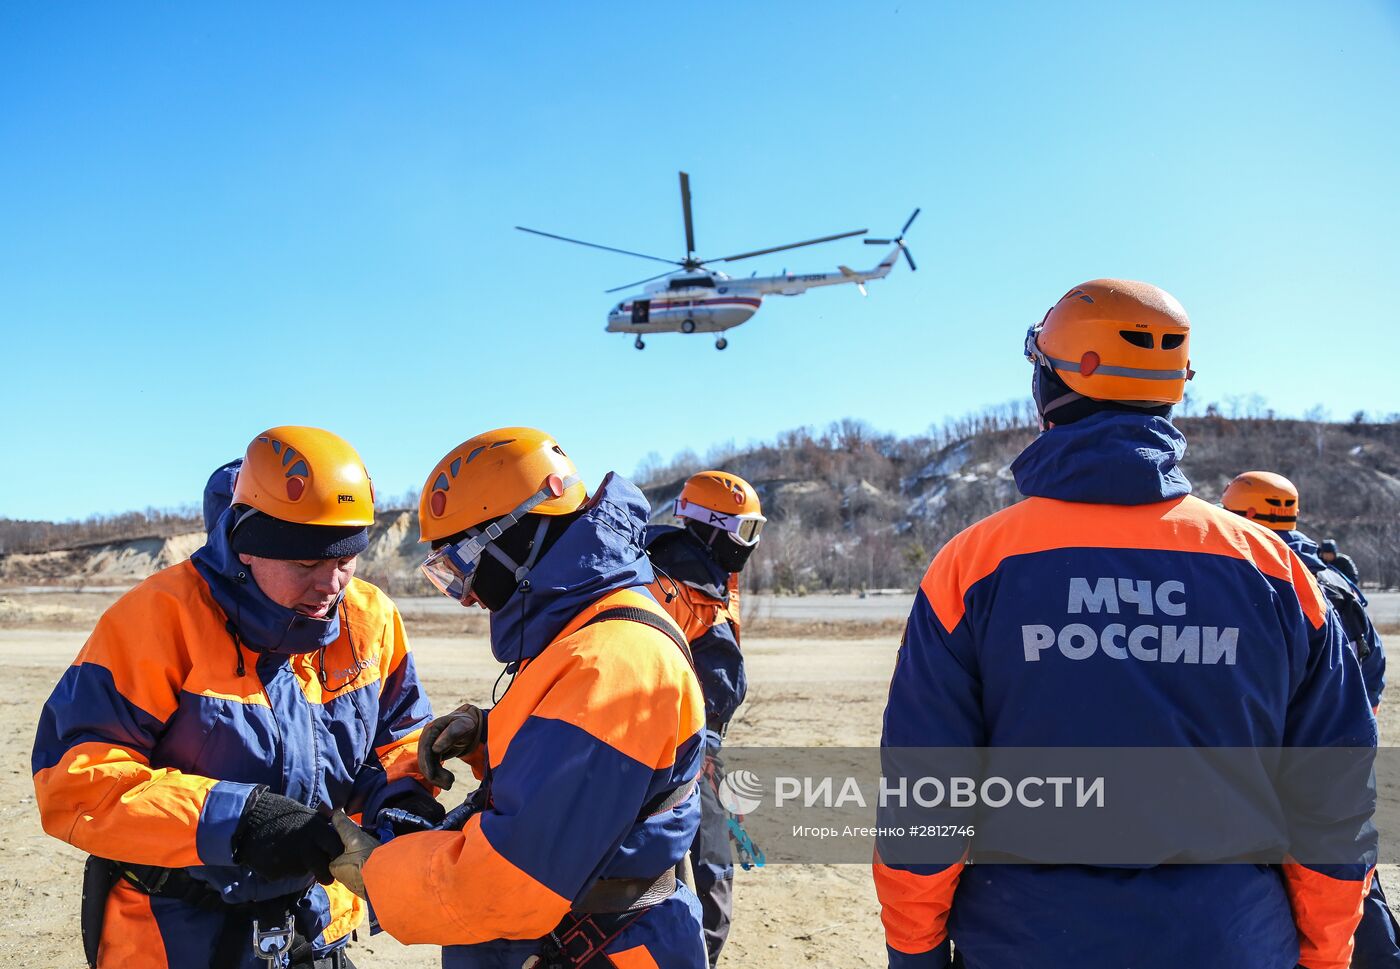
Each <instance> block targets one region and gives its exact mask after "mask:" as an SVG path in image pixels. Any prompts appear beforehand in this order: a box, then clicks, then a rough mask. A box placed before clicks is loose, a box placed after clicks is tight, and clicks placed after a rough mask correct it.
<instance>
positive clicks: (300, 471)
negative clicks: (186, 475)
mask: <svg viewBox="0 0 1400 969" xmlns="http://www.w3.org/2000/svg"><path fill="white" fill-rule="evenodd" d="M232 503H233V504H235V505H247V506H248V507H249V508H254V509H256V510H258V511H260V512H262V513H263V514H264V515H267V516H268V517H270V518H276V519H278V520H279V521H284V522H292V523H295V524H298V525H331V526H337V527H360V528H365V527H368V526H370V525H373V524H374V487H373V486H372V485H371V484H370V480H369V472H367V471H366V470H365V464H364V462H363V461H361V460H360V456H359V455H358V454H356V453H355V449H354V448H353V447H351V446H350V445H349V444H348V443H347V442H346V441H345V440H344V439H343V438H340V437H338V436H336V435H335V434H332V433H331V432H330V431H323V430H321V429H320V428H319V427H274V428H272V429H271V430H268V431H264V432H263V433H262V434H259V435H258V436H257V437H255V438H254V439H253V442H252V443H251V444H249V445H248V452H247V454H245V455H244V456H243V466H242V467H241V468H239V470H238V478H237V480H236V481H235V482H234V485H233V502H232Z"/></svg>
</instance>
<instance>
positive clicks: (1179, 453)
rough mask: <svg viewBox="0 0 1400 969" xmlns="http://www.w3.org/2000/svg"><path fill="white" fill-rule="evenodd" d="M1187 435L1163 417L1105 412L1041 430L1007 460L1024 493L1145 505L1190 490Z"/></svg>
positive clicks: (1062, 498) (1065, 499) (1182, 494)
mask: <svg viewBox="0 0 1400 969" xmlns="http://www.w3.org/2000/svg"><path fill="white" fill-rule="evenodd" d="M1185 454H1186V438H1184V437H1182V435H1181V432H1180V431H1178V430H1177V429H1176V428H1175V427H1174V426H1173V425H1172V422H1171V421H1169V420H1167V419H1166V418H1165V417H1154V416H1151V415H1147V414H1127V413H1122V412H1120V411H1105V412H1103V413H1099V414H1093V415H1090V416H1089V417H1086V418H1084V419H1083V420H1079V421H1075V422H1074V423H1073V424H1061V425H1058V426H1056V427H1052V428H1051V429H1050V430H1048V431H1045V432H1044V433H1043V434H1041V435H1040V437H1038V438H1036V439H1035V440H1034V441H1032V442H1031V443H1030V446H1029V447H1027V448H1026V449H1025V450H1024V451H1022V452H1021V454H1020V456H1019V457H1017V458H1016V460H1015V461H1014V462H1012V464H1011V473H1012V474H1013V475H1014V476H1015V478H1016V487H1017V488H1018V489H1019V490H1020V492H1021V494H1023V495H1025V496H1026V497H1028V498H1030V497H1037V498H1055V499H1058V500H1060V501H1080V502H1086V503H1089V504H1100V505H1149V504H1152V503H1153V502H1158V501H1168V500H1170V499H1173V498H1181V497H1183V496H1185V495H1189V494H1190V493H1191V482H1189V481H1187V480H1186V475H1184V474H1182V472H1181V469H1180V468H1179V467H1178V466H1177V465H1179V464H1180V463H1181V459H1182V457H1183V456H1184V455H1185Z"/></svg>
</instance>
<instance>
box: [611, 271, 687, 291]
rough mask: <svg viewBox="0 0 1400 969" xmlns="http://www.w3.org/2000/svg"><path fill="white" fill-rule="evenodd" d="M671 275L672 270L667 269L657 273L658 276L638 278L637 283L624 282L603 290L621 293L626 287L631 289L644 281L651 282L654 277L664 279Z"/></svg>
mask: <svg viewBox="0 0 1400 969" xmlns="http://www.w3.org/2000/svg"><path fill="white" fill-rule="evenodd" d="M669 275H671V271H670V270H667V271H666V272H664V273H661V274H659V275H656V276H648V277H647V278H646V279H639V280H637V281H636V282H635V283H626V284H624V285H622V286H614V287H613V288H612V289H605V290H603V292H605V293H620V292H622V290H624V289H631V288H632V287H633V286H640V285H642V283H649V282H651V281H652V280H653V279H664V278H665V277H667V276H669Z"/></svg>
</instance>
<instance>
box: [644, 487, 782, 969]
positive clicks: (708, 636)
mask: <svg viewBox="0 0 1400 969" xmlns="http://www.w3.org/2000/svg"><path fill="white" fill-rule="evenodd" d="M675 514H676V517H677V518H679V519H680V520H681V522H682V524H681V525H679V526H676V525H653V526H652V527H651V528H649V529H648V530H647V555H648V556H649V557H650V558H651V563H652V565H653V567H655V569H656V571H657V573H658V574H657V580H656V581H655V582H653V583H652V584H651V592H652V595H654V596H655V597H656V599H657V601H659V602H660V603H661V604H662V605H663V606H664V607H665V609H666V611H667V612H669V613H670V614H671V618H672V619H674V620H675V621H676V623H677V625H679V626H680V627H681V630H682V631H683V632H684V633H685V636H686V639H688V640H689V641H690V650H691V654H692V655H693V656H694V657H695V671H696V673H697V674H698V675H699V677H700V687H701V689H702V690H703V691H704V694H705V768H704V780H703V781H702V783H701V785H700V830H699V831H697V832H696V835H695V843H694V844H693V845H692V846H691V849H690V860H691V867H692V870H693V871H694V874H695V892H696V894H697V895H699V896H700V904H701V906H702V907H703V909H704V922H705V943H706V946H707V947H708V949H709V955H710V965H711V966H713V965H714V964H715V963H716V962H718V961H719V954H720V950H721V949H722V948H723V947H724V941H725V939H726V938H727V937H728V936H729V924H730V920H731V919H732V917H733V909H734V852H733V849H732V847H731V846H730V842H729V824H728V815H727V814H726V812H725V810H724V806H723V805H722V804H720V800H719V787H718V785H719V783H720V781H721V780H723V778H724V762H723V760H722V759H721V757H720V745H721V740H722V738H723V737H724V734H725V731H726V730H727V729H728V727H729V721H730V719H731V718H732V717H733V716H734V712H735V711H736V710H738V709H739V705H740V704H741V703H743V702H744V694H745V693H746V692H747V690H748V681H747V679H746V677H745V675H744V655H743V653H741V652H740V651H739V572H740V571H742V570H743V568H744V564H745V563H746V562H748V560H749V556H750V555H752V554H753V550H754V549H755V548H757V547H758V541H759V538H760V537H761V535H762V533H763V525H764V522H766V521H767V519H766V518H764V517H763V510H762V508H761V507H760V505H759V500H758V493H757V492H755V491H754V489H753V486H752V485H750V484H749V483H748V482H747V481H745V480H744V479H743V478H740V477H739V476H738V475H734V474H730V473H729V472H727V471H702V472H700V473H699V474H696V475H692V476H691V478H690V480H688V481H687V482H686V483H685V487H684V488H682V489H681V493H680V497H679V498H677V499H676V505H675Z"/></svg>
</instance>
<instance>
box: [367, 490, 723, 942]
mask: <svg viewBox="0 0 1400 969" xmlns="http://www.w3.org/2000/svg"><path fill="white" fill-rule="evenodd" d="M647 512H648V508H647V505H646V500H645V499H644V498H643V497H642V494H641V492H640V491H638V490H637V489H636V487H634V486H633V485H632V484H630V483H628V482H626V481H624V480H622V479H620V478H617V477H615V476H609V477H608V478H607V479H606V480H605V481H604V482H603V485H602V486H601V487H600V489H599V491H598V493H597V495H595V497H594V498H593V499H591V500H590V502H589V503H588V504H587V505H586V506H585V509H584V511H583V512H582V514H581V515H580V516H579V517H578V518H577V519H576V520H575V521H574V522H573V523H572V524H570V525H569V527H568V528H567V529H566V530H565V532H564V534H563V535H561V536H560V538H559V539H558V541H557V542H555V544H554V545H553V546H551V547H550V548H549V550H548V551H547V552H546V553H545V554H544V556H542V557H541V559H540V561H539V562H537V563H536V565H535V566H534V568H533V569H532V570H531V571H530V574H529V576H528V582H529V587H528V589H526V588H523V587H522V589H520V590H518V591H517V592H516V593H515V594H514V596H513V597H512V598H511V599H510V600H509V601H507V602H506V603H505V604H504V605H503V606H502V607H501V608H500V609H498V610H496V611H495V612H493V613H492V615H491V648H492V651H493V652H494V654H495V656H496V658H497V659H498V660H500V661H501V662H503V663H512V664H516V670H517V671H516V674H515V678H514V680H513V681H512V683H511V685H510V688H509V689H508V690H507V691H506V693H505V695H504V696H503V697H502V698H501V700H500V702H499V703H497V704H496V706H495V707H494V708H492V710H491V711H490V714H489V716H488V719H487V742H486V750H485V758H484V759H485V763H486V765H487V774H486V780H485V783H486V784H487V785H489V787H488V790H489V800H488V804H487V806H486V807H485V808H484V809H483V810H482V811H481V812H479V813H477V814H475V815H474V816H473V817H472V818H471V819H470V820H469V821H468V822H467V825H466V827H465V828H464V829H463V830H462V831H441V832H438V831H433V832H424V833H420V834H410V835H405V836H401V837H398V838H394V839H393V840H392V841H389V842H387V843H386V844H384V845H383V846H381V847H380V848H378V849H377V850H375V852H374V854H373V855H372V856H371V857H370V860H369V862H368V863H367V864H366V865H365V869H364V877H365V886H366V888H367V889H368V894H369V900H370V903H371V905H372V906H373V909H374V912H375V916H376V918H377V920H378V922H379V925H380V927H381V928H383V929H384V930H385V931H388V932H389V933H391V934H392V935H393V936H394V937H395V938H397V939H399V940H400V941H402V942H409V943H432V944H437V945H445V946H450V948H448V949H446V950H444V953H443V965H444V966H445V967H449V969H451V967H497V966H499V967H502V969H505V967H510V969H515V967H518V966H519V965H521V963H522V962H524V961H525V959H526V958H528V957H529V956H531V955H534V954H536V953H537V952H538V951H539V949H540V940H541V939H542V937H544V936H545V935H546V934H547V933H549V932H551V931H552V930H553V929H554V928H555V927H556V926H558V925H559V923H560V922H561V921H562V920H563V919H564V917H565V915H566V914H567V913H568V912H569V910H570V906H571V904H572V903H573V902H574V901H576V900H577V899H578V898H580V897H581V896H582V895H583V894H584V893H585V892H586V891H587V889H588V888H589V887H590V886H591V885H592V884H593V882H594V881H595V880H596V879H598V878H655V877H657V876H659V875H661V874H663V873H664V872H666V871H667V870H668V869H670V868H673V867H674V866H675V865H676V864H677V863H678V862H679V861H680V859H681V857H682V856H683V855H684V854H685V852H686V849H687V848H689V847H690V843H691V841H692V840H694V837H695V829H696V826H697V825H698V823H699V799H698V795H697V794H696V793H695V792H692V793H691V794H690V795H689V796H688V797H686V798H685V800H684V801H682V802H681V803H680V804H678V805H677V806H675V807H673V808H670V809H667V810H664V811H662V812H660V813H656V814H651V813H649V810H648V806H649V805H657V806H660V805H662V804H663V802H664V801H665V800H666V798H667V796H668V795H669V794H671V793H672V792H674V791H676V790H678V789H682V788H685V787H687V786H693V784H694V782H695V778H696V775H697V774H698V772H699V768H700V761H701V754H702V751H701V737H702V733H703V729H704V703H703V700H702V698H701V695H700V687H699V684H698V683H697V682H696V679H695V675H694V673H693V672H692V670H691V667H690V664H689V662H688V660H687V658H686V656H685V654H684V653H683V652H682V651H681V650H680V648H679V647H678V646H677V645H676V643H675V642H674V641H672V640H671V639H670V637H668V636H667V635H666V634H665V633H663V632H661V631H659V630H657V629H652V628H650V627H648V626H646V625H643V624H641V623H637V622H632V621H629V620H623V619H619V620H609V621H604V622H598V623H594V624H593V625H588V626H585V623H587V622H588V621H589V620H590V619H591V618H593V617H594V616H596V615H597V614H598V613H599V612H602V611H604V610H606V609H610V608H615V607H620V606H632V607H637V608H641V609H645V610H647V611H649V612H651V613H653V614H655V615H657V616H659V617H661V618H662V619H663V621H666V622H669V620H668V619H666V617H665V612H664V611H663V610H662V609H661V607H660V606H659V605H658V604H657V603H656V600H655V599H653V598H652V597H651V595H650V594H649V593H648V592H647V591H646V586H647V584H648V583H649V582H650V581H651V580H652V578H653V574H652V570H651V566H650V564H649V563H648V561H647V558H646V554H645V553H644V551H643V550H642V533H643V528H644V526H645V523H646V519H647ZM606 951H607V952H608V953H609V955H610V956H611V958H612V960H613V962H614V963H615V964H616V965H617V966H619V969H643V967H655V966H658V965H659V966H667V967H670V966H674V967H678V969H681V967H683V969H692V967H693V969H702V967H704V966H705V949H704V942H703V939H702V938H701V931H700V916H699V904H698V902H697V901H696V899H695V897H694V896H693V895H691V894H690V893H689V892H687V891H685V890H684V889H681V890H678V892H677V893H676V894H675V895H673V896H672V897H671V898H670V899H668V900H666V901H664V902H662V903H661V904H659V905H656V906H654V907H653V908H651V909H648V910H646V912H645V914H644V915H643V916H641V917H640V918H638V919H637V920H636V921H635V922H633V923H631V924H630V925H628V926H627V928H626V929H625V930H624V931H623V932H622V933H621V935H619V936H618V937H617V938H615V939H613V940H612V941H611V942H610V943H609V944H608V946H607V950H606Z"/></svg>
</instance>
